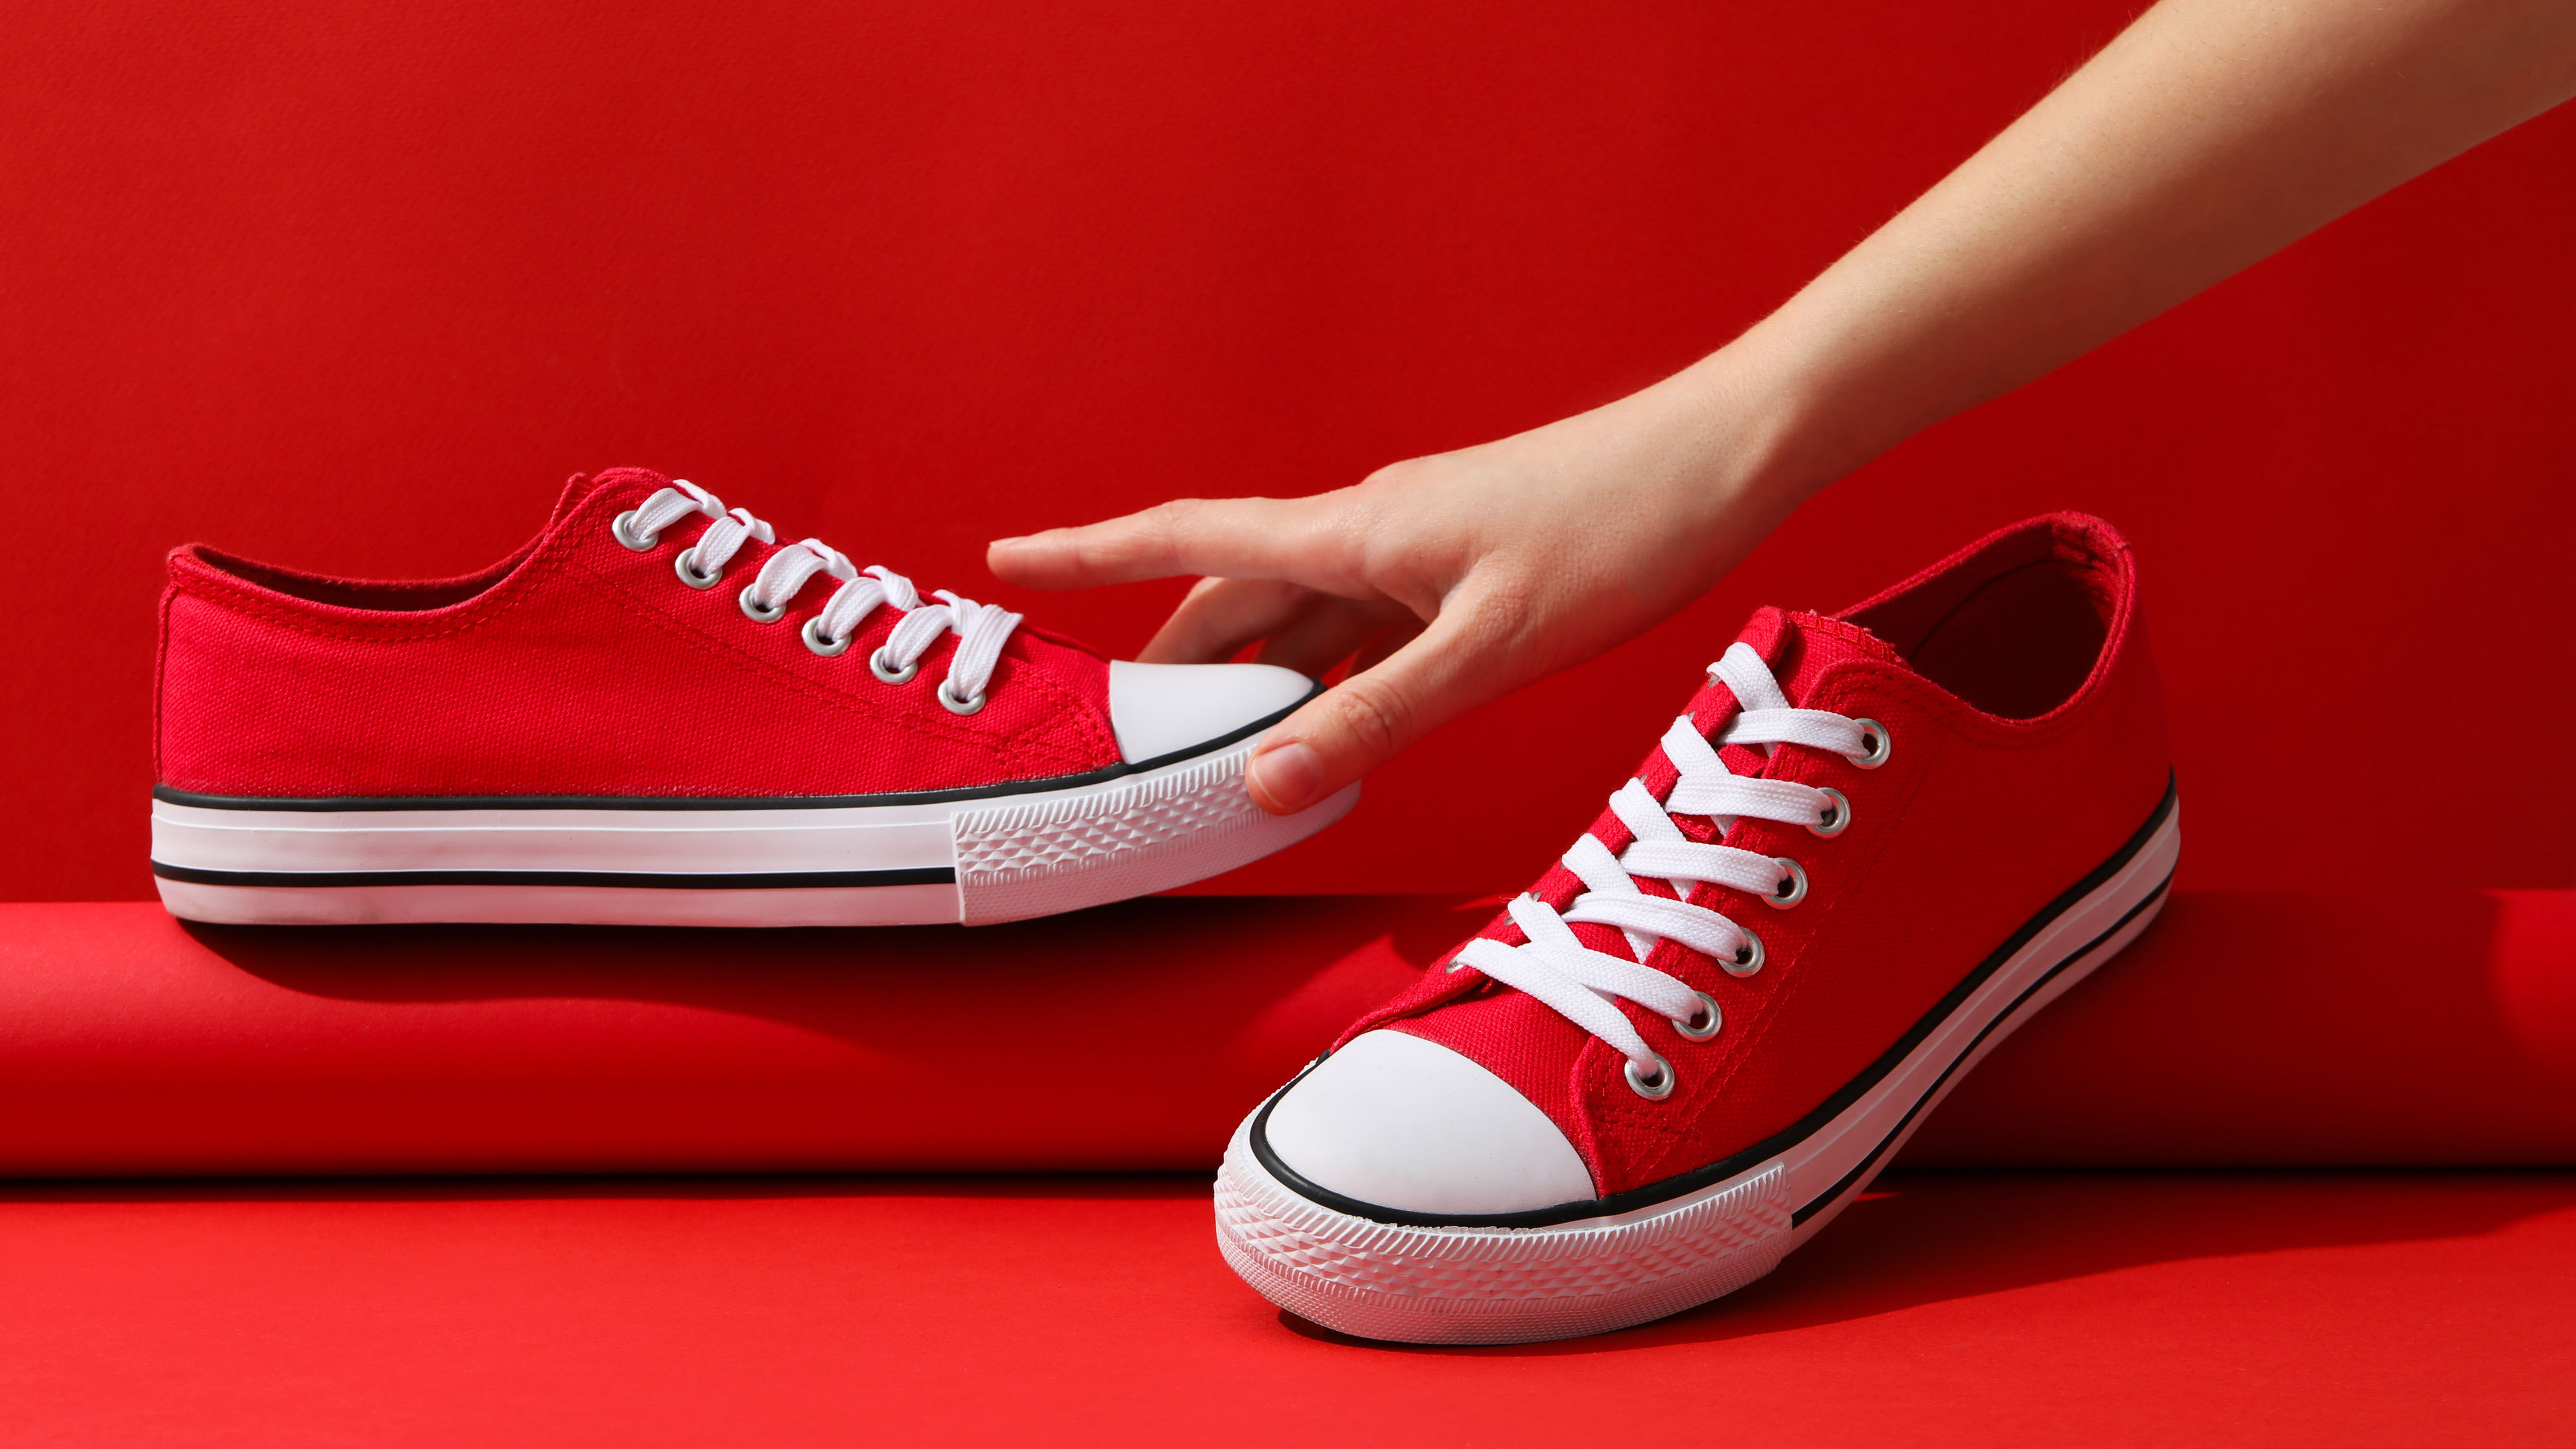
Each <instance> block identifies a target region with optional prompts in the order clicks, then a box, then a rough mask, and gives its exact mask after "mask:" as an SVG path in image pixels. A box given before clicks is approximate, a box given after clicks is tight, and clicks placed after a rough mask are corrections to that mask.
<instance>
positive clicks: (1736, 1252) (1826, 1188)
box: [1216, 798, 2182, 1343]
mask: <svg viewBox="0 0 2576 1449" xmlns="http://www.w3.org/2000/svg"><path fill="white" fill-rule="evenodd" d="M2160 817H2161V818H2160V821H2158V822H2153V823H2151V824H2150V826H2149V828H2148V829H2147V830H2146V831H2145V832H2142V834H2143V840H2142V841H2133V842H2132V845H2131V847H2130V848H2129V849H2128V850H2127V851H2126V852H2125V856H2126V858H2125V859H2121V858H2120V857H2114V861H2113V862H2110V863H2106V864H2108V865H2109V866H2110V868H2109V870H2108V872H2107V878H2106V879H2101V880H2099V881H2098V883H2096V884H2093V885H2092V886H2091V887H2090V888H2089V889H2085V890H2082V891H2080V892H2079V893H2077V894H2076V895H2075V899H2073V900H2072V901H2071V902H2061V904H2060V905H2059V907H2057V908H2055V909H2054V913H2053V914H2047V915H2043V917H2042V918H2041V919H2040V920H2038V921H2035V922H2033V923H2032V924H2031V926H2029V927H2025V928H2024V933H2023V934H2024V935H2026V937H2027V939H2023V940H2021V942H2020V944H2019V945H2018V946H2015V947H2013V948H2011V949H2010V950H2009V951H2007V952H2003V953H1999V954H2001V956H2002V960H2001V962H2000V964H1993V963H1991V962H1990V963H1987V965H1991V968H1992V969H1987V965H1981V966H1980V971H1981V972H1982V973H1983V974H1982V977H1980V976H1977V975H1972V976H1970V977H1969V978H1968V979H1967V980H1966V981H1964V982H1963V983H1962V990H1961V991H1959V992H1957V993H1954V994H1953V999H1951V1000H1949V1001H1945V1002H1944V1003H1943V1005H1942V1007H1941V1008H1938V1009H1936V1010H1935V1012H1934V1013H1933V1014H1932V1015H1931V1016H1929V1017H1927V1018H1926V1019H1925V1021H1924V1023H1922V1024H1921V1025H1919V1026H1918V1027H1917V1028H1916V1032H1917V1033H1919V1034H1920V1035H1919V1037H1917V1038H1916V1039H1914V1040H1913V1041H1912V1044H1911V1045H1910V1046H1907V1045H1906V1044H1905V1043H1902V1042H1900V1043H1899V1044H1898V1045H1899V1046H1900V1047H1903V1048H1904V1049H1903V1050H1902V1051H1894V1050H1892V1051H1891V1053H1890V1056H1889V1057H1888V1058H1882V1060H1881V1062H1880V1063H1879V1064H1878V1065H1876V1066H1873V1068H1872V1069H1871V1072H1870V1073H1865V1074H1864V1075H1863V1076H1862V1077H1861V1078H1860V1079H1858V1081H1857V1082H1856V1083H1855V1086H1856V1087H1858V1088H1859V1090H1858V1091H1857V1093H1856V1095H1851V1096H1850V1099H1849V1100H1848V1101H1847V1102H1844V1103H1842V1105H1840V1106H1839V1107H1837V1106H1836V1104H1835V1103H1834V1102H1831V1101H1829V1102H1827V1103H1826V1104H1824V1106H1822V1107H1820V1108H1819V1109H1818V1111H1817V1112H1816V1113H1814V1114H1811V1116H1810V1117H1809V1118H1808V1119H1807V1120H1806V1121H1804V1122H1801V1123H1800V1124H1798V1125H1797V1126H1796V1127H1793V1128H1791V1129H1790V1131H1789V1132H1787V1133H1784V1134H1782V1138H1781V1139H1774V1140H1773V1141H1771V1142H1767V1143H1764V1144H1761V1146H1760V1147H1759V1148H1757V1149H1756V1150H1755V1153H1754V1154H1751V1155H1752V1156H1754V1158H1755V1160H1753V1161H1751V1162H1749V1163H1748V1164H1745V1165H1742V1166H1741V1167H1740V1168H1739V1169H1738V1170H1734V1171H1731V1172H1728V1173H1727V1174H1726V1175H1725V1176H1724V1177H1722V1178H1719V1179H1717V1180H1714V1181H1703V1180H1701V1179H1702V1178H1703V1177H1704V1174H1692V1175H1691V1178H1690V1179H1689V1180H1687V1181H1685V1180H1682V1179H1676V1180H1675V1181H1676V1183H1677V1184H1678V1185H1679V1187H1680V1188H1681V1189H1685V1190H1676V1191H1674V1192H1673V1193H1672V1195H1670V1196H1669V1197H1664V1198H1662V1199H1661V1200H1659V1201H1655V1202H1652V1203H1651V1204H1650V1205H1646V1206H1641V1207H1636V1208H1633V1209H1631V1210H1628V1211H1624V1212H1617V1213H1613V1214H1605V1215H1601V1216H1593V1217H1582V1218H1571V1215H1570V1214H1569V1215H1566V1216H1568V1217H1569V1218H1571V1220H1567V1221H1553V1222H1549V1223H1547V1224H1546V1225H1544V1226H1533V1227H1512V1226H1500V1227H1497V1226H1444V1225H1439V1224H1437V1223H1431V1222H1425V1221H1393V1220H1387V1221H1382V1220H1379V1219H1378V1218H1377V1217H1370V1216H1361V1215H1358V1214H1356V1213H1353V1212H1348V1211H1342V1210H1338V1209H1337V1208H1335V1207H1332V1206H1327V1205H1326V1204H1324V1203H1322V1202H1319V1201H1317V1200H1316V1199H1315V1198H1313V1197H1310V1196H1308V1195H1307V1194H1305V1193H1303V1192H1300V1191H1298V1190H1297V1189H1296V1188H1292V1187H1290V1186H1289V1185H1288V1184H1287V1183H1285V1182H1283V1181H1282V1180H1281V1175H1280V1174H1278V1173H1274V1172H1273V1171H1272V1170H1271V1169H1270V1167H1269V1166H1268V1165H1266V1164H1265V1162H1264V1161H1263V1158H1264V1156H1265V1154H1263V1153H1261V1152H1259V1151H1256V1150H1255V1145H1254V1142H1253V1133H1254V1131H1255V1129H1256V1124H1257V1123H1258V1122H1259V1121H1260V1120H1261V1113H1259V1112H1255V1113H1254V1114H1253V1116H1252V1117H1250V1118H1247V1119H1246V1120H1245V1122H1244V1124H1243V1126H1242V1127H1241V1128H1238V1129H1237V1130H1236V1132H1235V1135H1234V1141H1233V1142H1232V1144H1231V1145H1230V1146H1228V1148H1227V1149H1226V1155H1225V1164H1224V1166H1223V1167H1222V1168H1221V1169H1220V1170H1219V1171H1218V1174H1217V1180H1216V1237H1217V1247H1218V1249H1219V1250H1220V1251H1222V1252H1223V1253H1224V1255H1225V1260H1226V1262H1227V1263H1229V1264H1230V1265H1232V1266H1233V1268H1234V1270H1235V1271H1236V1272H1237V1273H1239V1274H1241V1275H1242V1276H1243V1279H1244V1281H1245V1282H1247V1283H1249V1284H1251V1285H1252V1286H1253V1287H1254V1288H1255V1289H1257V1290H1259V1291H1260V1293H1261V1294H1262V1296H1264V1297H1266V1298H1268V1299H1269V1300H1270V1301H1271V1302H1273V1303H1276V1304H1278V1305H1279V1306H1280V1307H1282V1308H1285V1309H1287V1310H1288V1311H1289V1312H1291V1313H1294V1314H1297V1315H1298V1316H1299V1317H1301V1318H1305V1319H1307V1320H1309V1321H1311V1322H1314V1323H1319V1324H1322V1325H1323V1326H1325V1327H1327V1328H1331V1329H1335V1330H1337V1331H1339V1332H1342V1333H1348V1334H1352V1335H1355V1336H1357V1337H1361V1338H1376V1339H1389V1340H1394V1341H1397V1342H1403V1343H1528V1342H1535V1341H1538V1340H1542V1339H1555V1338H1575V1337H1580V1336H1582V1335H1584V1334H1590V1333H1603V1332H1607V1331H1609V1330H1611V1329H1615V1328H1626V1327H1629V1326H1630V1325H1633V1324H1638V1323H1644V1322H1647V1321H1649V1320H1652V1319H1656V1318H1661V1317H1664V1316H1665V1315H1667V1314H1671V1313H1677V1312H1679V1311H1681V1310H1682V1309H1685V1308H1690V1307H1693V1306H1696V1305H1698V1304H1701V1303H1705V1302H1707V1301H1709V1300H1710V1299H1712V1298H1716V1297H1719V1296H1721V1295H1723V1294H1727V1293H1731V1292H1733V1291H1735V1290H1736V1289H1738V1288H1741V1287H1743V1286H1744V1285H1745V1284H1747V1283H1750V1282H1752V1281H1753V1280H1755V1279H1757V1278H1759V1277H1761V1276H1762V1275H1763V1274H1765V1273H1768V1272H1770V1271H1771V1270H1772V1268H1774V1267H1776V1266H1778V1264H1779V1262H1780V1260H1781V1259H1782V1258H1783V1257H1785V1256H1786V1255H1787V1254H1788V1253H1789V1252H1790V1250H1792V1249H1794V1248H1796V1247H1798V1246H1799V1245H1800V1244H1802V1243H1804V1242H1806V1241H1807V1240H1808V1239H1809V1238H1811V1237H1813V1236H1815V1234H1816V1233H1817V1232H1819V1231H1821V1230H1822V1229H1823V1228H1824V1226H1825V1224H1826V1223H1828V1222H1831V1221H1832V1220H1833V1218H1834V1215H1835V1214H1836V1213H1839V1212H1840V1211H1842V1209H1843V1208H1844V1206H1845V1205H1847V1204H1848V1203H1850V1202H1851V1201H1852V1199H1854V1198H1855V1197H1857V1196H1859V1195H1860V1193H1861V1192H1862V1191H1863V1190H1864V1189H1865V1188H1867V1187H1868V1186H1869V1184H1870V1181H1871V1179H1873V1178H1875V1177H1876V1176H1877V1175H1878V1172H1879V1169H1880V1168H1882V1167H1884V1166H1885V1165H1886V1164H1887V1161H1888V1159H1889V1158H1891V1157H1893V1156H1894V1155H1895V1154H1896V1151H1897V1149H1898V1148H1900V1147H1902V1146H1903V1145H1904V1143H1905V1140H1906V1138H1908V1137H1909V1136H1911V1135H1912V1134H1913V1131H1914V1128H1915V1127H1916V1126H1917V1125H1918V1124H1919V1123H1921V1121H1922V1120H1923V1117H1924V1115H1925V1114H1926V1113H1928V1112H1929V1111H1931V1109H1932V1108H1933V1107H1934V1106H1936V1105H1938V1104H1939V1102H1940V1100H1941V1098H1942V1097H1943V1096H1944V1095H1945V1094H1947V1093H1948V1091H1949V1089H1950V1088H1951V1086H1952V1085H1953V1084H1955V1083H1956V1082H1957V1081H1958V1080H1959V1078H1960V1077H1962V1076H1964V1075H1965V1074H1966V1073H1967V1071H1968V1070H1969V1069H1970V1068H1972V1067H1974V1066H1975V1065H1976V1064H1977V1062H1978V1061H1979V1060H1980V1059H1982V1058H1983V1057H1984V1055H1985V1053H1986V1052H1988V1051H1989V1050H1991V1049H1992V1048H1993V1047H1994V1045H1995V1043H1996V1042H1998V1041H2001V1040H2002V1039H2003V1037H2004V1036H2005V1035H2006V1034H2007V1033H2009V1032H2010V1031H2012V1029H2013V1028H2015V1027H2017V1026H2019V1025H2020V1024H2021V1023H2022V1022H2024V1021H2026V1020H2028V1019H2029V1018H2030V1017H2031V1015H2032V1014H2034V1013H2036V1012H2038V1011H2039V1010H2040V1009H2041V1008H2043V1007H2045V1006H2047V1005H2048V1003H2050V1002H2051V1001H2054V1000H2056V999H2057V998H2058V997H2059V996H2060V995H2062V994H2064V993H2065V992H2066V991H2067V990H2068V989H2069V988H2070V987H2072V986H2074V985H2075V983H2077V982H2078V981H2081V980H2082V979H2084V977H2085V976H2086V975H2087V974H2089V973H2090V972H2092V971H2093V969H2094V968H2096V967H2098V966H2100V965H2101V964H2102V963H2103V962H2104V961H2107V960H2109V959H2110V958H2111V957H2112V956H2114V955H2116V954H2118V953H2119V951H2120V950H2121V948H2122V947H2125V946H2127V945H2128V944H2129V943H2130V942H2131V941H2132V940H2135V939H2136V938H2137V936H2138V933H2139V932H2141V931H2143V930H2145V929H2146V927H2147V924H2148V922H2150V921H2151V920H2153V919H2154V918H2155V915H2156V913H2157V911H2158V910H2160V909H2161V908H2162V907H2163V904H2164V900H2165V889H2166V885H2167V883H2168V882H2169V881H2170V880H2171V879H2172V877H2173V869H2174V861H2175V859H2176V857H2177V855H2178V854H2179V852H2180V848H2181V839H2182V836H2181V819H2180V812H2179V810H2178V809H2176V808H2175V807H2174V806H2173V805H2172V803H2171V801H2170V798H2169V799H2168V803H2167V805H2166V806H2165V808H2164V809H2163V810H2162V811H2161V812H2160ZM1909 1035H1913V1034H1909ZM1873 1074H1875V1080H1873V1079H1872V1077H1873ZM1849 1091H1850V1089H1846V1092H1847V1093H1848V1092H1849ZM1836 1095H1837V1098H1841V1097H1843V1096H1845V1095H1846V1094H1845V1093H1838V1094H1836ZM1783 1139H1786V1140H1783ZM1721 1166H1723V1164H1721ZM1647 1191H1648V1192H1649V1195H1651V1190H1647ZM1385 1217H1386V1218H1388V1219H1402V1218H1410V1217H1412V1215H1410V1214H1396V1213H1388V1214H1385Z"/></svg>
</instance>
